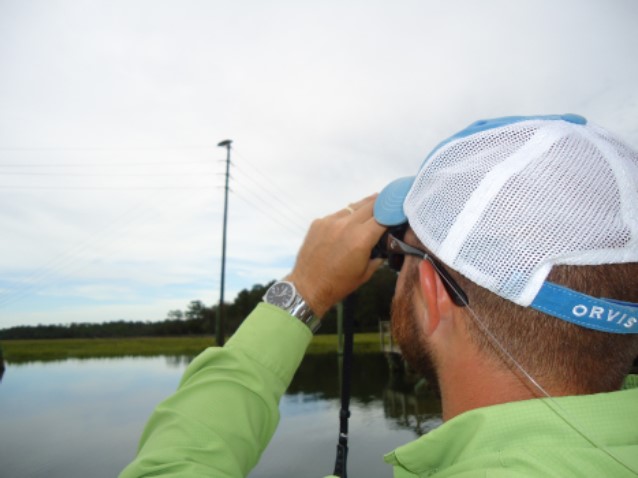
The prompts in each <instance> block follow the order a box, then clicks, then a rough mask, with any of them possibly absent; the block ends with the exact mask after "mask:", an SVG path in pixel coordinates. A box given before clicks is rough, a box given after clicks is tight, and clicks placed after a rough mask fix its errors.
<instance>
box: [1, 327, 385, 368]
mask: <svg viewBox="0 0 638 478" xmlns="http://www.w3.org/2000/svg"><path fill="white" fill-rule="evenodd" d="M354 341H355V344H354V349H355V351H356V352H357V353H375V352H380V351H381V348H380V344H379V335H378V334H376V333H374V332H372V333H365V334H356V335H355V339H354ZM214 344H215V338H214V337H213V336H190V337H189V336H185V337H184V336H182V337H136V338H110V339H55V340H46V339H45V340H3V341H2V343H1V344H0V346H1V347H2V350H3V355H4V360H5V362H6V363H7V364H18V363H25V362H49V361H56V360H66V359H90V358H110V357H135V356H142V357H143V356H146V357H151V356H161V355H190V356H195V355H197V354H198V353H200V352H201V351H202V350H204V349H205V348H206V347H210V346H212V345H214ZM337 350H338V337H337V335H336V334H335V335H317V336H315V337H314V338H313V340H312V342H311V344H310V346H309V347H308V353H309V354H330V353H337Z"/></svg>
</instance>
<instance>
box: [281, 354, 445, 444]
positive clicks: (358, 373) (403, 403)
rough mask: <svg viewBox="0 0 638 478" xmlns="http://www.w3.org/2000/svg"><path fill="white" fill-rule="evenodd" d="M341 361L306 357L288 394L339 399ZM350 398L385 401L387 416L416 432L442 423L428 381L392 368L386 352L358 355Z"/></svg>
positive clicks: (439, 408) (307, 398) (358, 400)
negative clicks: (385, 354) (384, 353)
mask: <svg viewBox="0 0 638 478" xmlns="http://www.w3.org/2000/svg"><path fill="white" fill-rule="evenodd" d="M340 384H341V363H340V360H339V359H338V358H337V357H335V356H333V355H309V356H307V357H305V358H304V360H303V363H302V364H301V367H300V368H299V370H298V372H297V374H296V375H295V377H294V379H293V381H292V384H291V386H290V388H289V389H288V392H287V393H286V395H291V396H294V395H295V394H300V393H301V394H304V396H305V397H306V400H310V401H312V400H316V401H320V400H332V399H334V400H339V399H340V397H341V390H340ZM351 394H352V395H351V399H352V401H353V402H355V403H357V404H359V405H363V406H366V405H369V404H373V403H374V402H380V403H382V404H383V412H384V416H385V418H386V419H390V420H392V421H393V422H394V424H395V425H396V426H397V427H399V428H406V429H410V430H412V431H413V432H414V433H415V434H416V435H419V436H420V435H422V434H424V433H427V432H428V431H429V430H431V429H432V428H434V427H436V426H438V425H439V424H440V416H441V402H440V399H439V397H438V395H437V392H436V391H435V390H433V389H431V388H430V387H429V386H428V385H427V383H426V382H425V380H423V379H421V378H420V377H415V376H414V375H412V374H410V373H406V372H404V371H403V370H401V369H398V370H394V371H393V370H392V369H391V368H390V367H389V366H388V363H387V361H386V358H385V356H384V355H383V354H365V355H357V356H356V357H355V359H354V361H353V366H352V386H351Z"/></svg>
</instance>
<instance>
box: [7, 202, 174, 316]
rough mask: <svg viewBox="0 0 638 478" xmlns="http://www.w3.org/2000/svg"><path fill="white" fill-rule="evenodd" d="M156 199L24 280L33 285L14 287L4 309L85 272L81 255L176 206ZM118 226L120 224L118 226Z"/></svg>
mask: <svg viewBox="0 0 638 478" xmlns="http://www.w3.org/2000/svg"><path fill="white" fill-rule="evenodd" d="M156 196H158V194H152V195H151V196H150V197H148V198H147V202H140V203H138V204H137V206H135V207H133V208H132V209H131V208H128V209H127V210H126V211H125V212H124V213H123V214H121V215H120V216H119V217H117V218H116V219H115V220H114V221H111V222H110V223H109V224H108V225H107V227H105V228H101V229H99V230H97V231H95V232H94V233H93V234H91V235H89V236H88V237H87V238H85V239H84V240H82V241H80V242H78V243H77V244H76V245H75V246H72V247H71V249H69V250H68V251H67V252H66V253H64V254H62V255H60V256H58V257H56V258H54V259H53V260H51V261H49V262H48V263H47V264H45V265H44V266H42V267H40V268H38V269H36V270H35V271H33V272H32V273H31V274H30V275H29V276H27V277H26V278H24V279H23V281H26V282H32V284H30V285H28V286H26V287H22V288H16V287H14V288H13V289H12V290H11V291H9V292H5V293H3V294H0V307H6V306H7V305H9V304H11V303H14V302H17V301H19V300H21V299H23V298H24V297H26V296H28V295H30V294H31V293H33V292H37V291H39V290H42V289H44V288H46V287H47V286H48V285H49V284H48V283H45V281H47V280H49V279H52V278H56V277H57V278H58V279H60V278H65V277H67V276H68V275H69V274H70V273H71V272H73V271H77V270H81V269H82V268H84V267H86V266H88V264H84V265H80V267H75V266H76V264H77V263H78V262H79V261H80V260H82V259H81V257H80V256H81V254H83V253H85V252H87V251H88V250H95V248H96V247H105V246H108V245H109V244H111V243H112V242H113V240H114V238H115V236H116V235H117V237H121V236H122V232H123V231H127V230H129V229H131V228H132V227H133V226H134V224H133V222H134V221H136V223H135V225H139V224H141V223H142V222H141V219H142V218H145V217H147V216H150V215H152V214H156V213H157V212H158V211H159V208H158V207H157V206H158V205H162V204H164V203H166V202H169V201H171V202H172V203H173V204H174V197H170V196H166V195H162V197H161V198H160V199H159V201H157V200H155V198H156ZM153 208H154V209H153ZM118 222H119V223H120V224H118ZM63 272H66V274H62V273H63Z"/></svg>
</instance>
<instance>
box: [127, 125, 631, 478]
mask: <svg viewBox="0 0 638 478" xmlns="http://www.w3.org/2000/svg"><path fill="white" fill-rule="evenodd" d="M637 185H638V155H637V154H636V153H635V152H634V151H632V150H630V149H629V148H628V147H627V146H625V145H623V144H622V143H621V142H620V141H619V140H617V139H615V138H614V137H613V136H610V135H609V134H608V133H606V132H605V131H604V130H602V129H600V128H598V127H596V126H594V125H590V124H588V123H587V122H586V120H585V119H584V118H582V117H580V116H575V115H562V116H543V117H526V118H523V117H509V118H501V119H498V120H491V121H480V122H477V123H474V124H473V125H471V126H470V127H469V128H466V129H465V130H463V131H461V132H460V133H458V134H456V135H454V136H453V137H451V138H449V139H447V140H446V141H444V142H443V143H441V144H440V145H438V146H437V147H436V148H435V149H434V151H433V152H432V153H431V154H430V155H429V156H428V158H427V159H426V160H425V161H424V163H423V164H422V165H421V167H420V168H419V171H418V174H417V175H416V176H415V177H411V178H403V179H399V180H397V181H395V182H393V183H391V184H390V185H389V186H387V187H386V188H385V189H384V190H383V191H382V192H381V194H380V195H379V196H378V197H377V196H371V197H369V198H366V199H363V200H361V201H359V202H357V203H355V204H351V205H350V206H348V207H347V208H345V209H344V210H341V211H339V212H337V213H335V214H333V215H331V216H327V217H325V218H323V219H320V220H317V221H315V222H314V223H313V224H312V226H311V228H310V231H309V233H308V235H307V237H306V240H305V241H304V244H303V246H302V248H301V250H300V252H299V255H298V257H297V261H296V264H295V266H294V268H293V270H292V272H291V273H290V275H289V276H288V277H287V278H286V281H284V282H280V283H276V284H275V285H274V286H273V287H272V288H271V289H270V290H269V292H268V293H267V294H266V296H265V303H263V304H261V305H259V306H258V307H257V308H256V310H255V311H254V312H253V313H252V314H251V315H250V316H249V317H248V318H247V319H246V321H245V322H244V324H243V325H242V327H241V328H240V330H239V331H238V332H237V333H236V334H235V335H234V336H233V337H232V338H231V339H230V340H229V341H228V343H227V345H226V346H225V347H224V348H222V349H219V348H211V349H208V350H206V351H205V352H203V353H202V354H201V355H200V356H199V357H197V358H196V359H195V360H194V361H193V362H192V363H191V365H190V366H189V367H188V369H187V371H186V373H185V375H184V378H183V380H182V383H181V385H180V388H179V390H178V391H177V392H176V393H175V394H174V395H173V396H172V397H170V398H169V399H167V400H166V401H165V402H163V403H162V404H160V405H159V406H158V407H157V409H156V411H155V413H154V414H153V416H152V417H151V419H150V421H149V423H148V425H147V427H146V429H145V431H144V434H143V436H142V440H141V444H140V449H139V453H138V456H137V458H136V460H135V461H134V462H133V463H132V464H131V465H129V467H127V469H126V470H124V472H123V473H122V475H121V476H122V477H133V476H175V477H177V476H179V477H189V476H192V477H195V476H216V477H220V476H221V477H239V476H246V475H247V474H248V473H249V471H250V470H251V469H252V467H253V466H254V465H255V464H256V463H257V461H258V459H259V456H260V454H261V452H262V451H263V449H264V448H265V446H266V445H267V443H268V441H269V439H270V437H271V436H272V434H273V432H274V430H275V427H276V424H277V420H278V411H277V405H278V401H279V399H280V397H281V396H282V394H283V393H284V391H285V389H286V387H287V386H288V384H289V383H290V380H291V378H292V375H293V374H294V371H295V370H296V368H297V366H298V364H299V363H300V361H301V358H302V356H303V353H304V351H305V348H306V346H307V344H308V343H309V341H310V339H311V337H312V331H314V330H315V329H316V327H317V325H318V320H317V319H316V318H317V317H321V316H323V315H324V314H325V312H326V311H327V310H328V309H329V308H330V307H331V306H333V305H334V304H335V303H336V302H338V301H340V300H341V299H343V298H344V297H345V296H346V295H348V294H349V293H350V292H352V291H354V290H355V289H356V288H357V287H359V286H360V285H361V284H363V283H364V282H366V281H367V280H368V279H369V278H370V276H371V275H372V274H373V273H374V271H375V270H376V269H377V268H378V267H379V266H380V265H381V262H382V261H381V260H380V259H370V256H371V251H372V249H373V247H374V246H375V244H377V243H378V242H379V240H380V239H381V237H382V236H383V239H382V240H381V247H382V249H384V251H385V253H386V254H387V255H388V262H389V263H390V265H391V266H392V267H394V268H396V269H398V270H400V274H399V279H398V282H397V290H396V294H395V298H394V303H393V317H392V320H393V333H394V334H395V336H396V338H397V340H398V341H399V343H400V344H401V348H402V351H403V353H404V355H405V357H406V359H408V360H409V361H410V363H411V364H412V365H413V366H414V367H415V368H417V369H418V370H422V371H424V372H427V371H429V370H431V369H433V370H434V372H435V374H436V377H437V379H438V381H439V385H440V390H441V398H442V404H443V418H444V420H445V423H444V424H443V425H442V426H441V427H439V428H438V429H436V430H434V431H432V432H430V433H428V434H427V435H425V436H423V437H421V438H420V439H418V440H416V441H414V442H412V443H409V444H407V445H404V446H402V447H400V448H398V449H397V450H395V451H394V452H392V453H390V454H388V455H387V456H386V458H385V460H386V461H387V462H388V463H390V464H392V466H393V467H394V476H396V477H417V476H418V477H421V476H436V477H451V476H454V477H472V476H481V477H506V476H507V477H515V476H526V477H529V476H543V477H545V476H560V477H565V476H596V477H599V476H609V477H624V476H637V475H638V388H634V389H626V390H621V387H622V385H623V384H622V382H623V378H624V377H625V375H626V374H627V372H628V370H629V368H630V366H631V362H632V361H633V359H634V357H636V355H637V354H638V305H637V304H636V302H638V186H637ZM634 382H635V381H634ZM626 385H627V384H626ZM633 385H634V386H636V385H638V384H637V383H634V384H633Z"/></svg>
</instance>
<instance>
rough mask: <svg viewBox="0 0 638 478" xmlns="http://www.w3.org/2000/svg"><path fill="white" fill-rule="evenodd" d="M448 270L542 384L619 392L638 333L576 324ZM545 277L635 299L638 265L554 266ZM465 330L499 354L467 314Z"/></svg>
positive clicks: (637, 344)
mask: <svg viewBox="0 0 638 478" xmlns="http://www.w3.org/2000/svg"><path fill="white" fill-rule="evenodd" d="M452 274H453V275H454V278H455V279H457V280H458V282H459V285H460V286H461V287H462V288H463V289H464V290H465V292H466V293H467V295H468V298H469V303H470V306H471V307H472V309H473V310H474V312H476V314H477V315H478V316H479V317H480V320H481V322H482V323H483V325H484V326H486V327H487V328H488V330H489V331H490V332H491V333H492V334H493V335H494V336H495V337H496V338H497V340H498V341H499V342H500V344H501V345H502V346H503V347H504V348H505V349H506V350H507V351H508V352H509V353H510V354H511V355H512V356H513V357H514V358H515V359H516V360H517V361H518V362H519V363H520V364H521V365H522V366H523V367H524V368H525V370H526V371H527V372H528V373H530V374H531V375H532V376H533V377H534V378H535V379H536V380H538V381H539V382H540V383H541V384H543V383H544V384H546V385H548V386H553V387H556V388H559V389H560V388H563V387H567V388H569V389H570V390H574V391H576V392H577V393H598V392H606V391H612V390H618V389H619V388H620V386H621V384H622V381H623V378H624V377H625V376H626V374H627V373H628V372H629V370H630V368H631V365H632V362H633V361H634V359H635V358H636V357H637V356H638V335H632V334H625V335H623V334H612V333H607V332H599V331H597V330H591V329H587V328H584V327H580V326H578V325H575V324H572V323H570V322H567V321H564V320H560V319H557V318H555V317H552V316H549V315H546V314H544V313H542V312H539V311H536V310H534V309H532V308H530V307H522V306H520V305H518V304H515V303H514V302H511V301H509V300H506V299H503V298H502V297H499V296H498V295H496V294H494V293H492V292H490V291H488V290H487V289H485V288H483V287H480V286H478V285H476V284H474V283H473V282H471V281H469V280H467V279H466V278H465V277H462V276H461V275H460V274H458V273H455V272H454V271H452ZM547 280H549V281H550V282H553V283H556V284H561V285H564V286H566V287H569V288H570V289H573V290H576V291H579V292H582V293H585V294H588V295H591V296H594V297H604V298H608V299H617V300H624V301H631V302H638V263H625V264H608V265H597V266H555V267H554V268H553V269H552V271H551V273H550V275H549V277H548V279H547ZM467 328H468V331H469V333H470V336H471V337H472V340H473V341H474V342H475V343H476V344H477V345H478V347H479V349H480V350H482V351H484V352H485V353H488V354H490V355H491V356H494V355H496V356H499V355H501V354H500V352H499V351H498V349H497V348H495V347H494V344H493V343H492V342H491V341H490V339H489V337H488V335H487V334H486V333H485V332H484V331H483V330H482V328H481V327H480V325H479V324H478V323H477V322H476V320H474V319H472V318H471V316H470V314H468V321H467Z"/></svg>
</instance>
